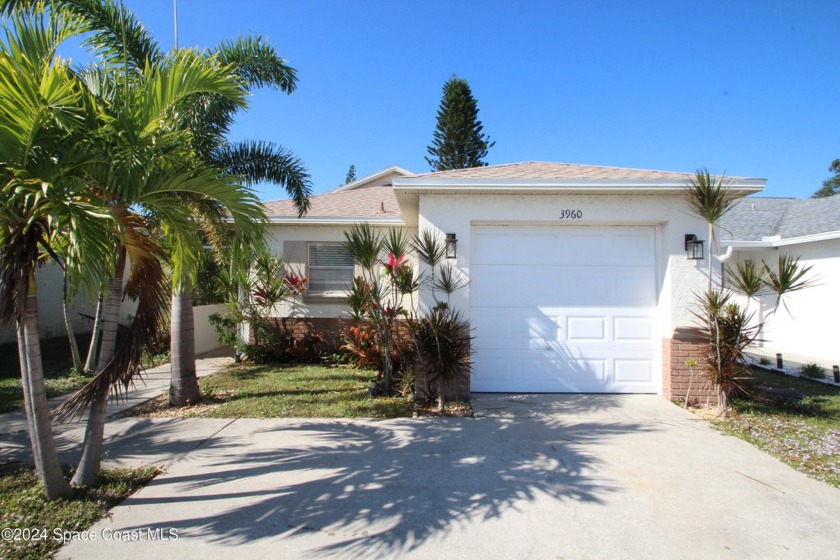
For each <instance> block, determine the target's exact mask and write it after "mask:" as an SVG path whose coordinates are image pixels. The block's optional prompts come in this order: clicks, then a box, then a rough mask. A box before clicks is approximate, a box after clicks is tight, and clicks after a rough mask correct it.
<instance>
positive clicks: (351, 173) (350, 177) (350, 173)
mask: <svg viewBox="0 0 840 560" xmlns="http://www.w3.org/2000/svg"><path fill="white" fill-rule="evenodd" d="M355 180H356V166H355V165H353V164H350V169H348V170H347V177H345V178H344V184H345V185H346V184H347V183H352V182H353V181H355Z"/></svg>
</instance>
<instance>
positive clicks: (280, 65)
mask: <svg viewBox="0 0 840 560" xmlns="http://www.w3.org/2000/svg"><path fill="white" fill-rule="evenodd" d="M215 53H216V56H217V57H218V59H219V61H220V62H221V63H222V64H225V65H230V67H231V70H232V71H233V72H234V73H235V74H236V75H237V76H239V77H240V78H242V79H243V80H244V81H245V83H246V84H247V85H248V87H249V88H251V87H273V88H276V89H279V90H280V91H283V92H285V93H292V92H293V91H295V88H296V87H297V71H296V70H295V69H294V68H292V67H291V66H289V65H288V63H287V62H288V61H286V60H285V59H283V58H281V57H280V56H279V55H278V54H277V50H276V49H275V48H274V46H273V45H271V44H269V43H267V42H265V41H263V38H262V37H261V36H259V35H257V36H245V37H237V38H236V39H234V40H229V41H225V42H223V43H221V44H220V45H219V46H218V47H217V48H216V50H215Z"/></svg>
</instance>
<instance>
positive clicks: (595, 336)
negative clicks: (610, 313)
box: [566, 316, 607, 342]
mask: <svg viewBox="0 0 840 560" xmlns="http://www.w3.org/2000/svg"><path fill="white" fill-rule="evenodd" d="M606 339H607V324H606V318H605V317H574V316H571V317H566V340H567V341H569V342H581V341H587V342H591V341H600V342H603V341H605V340H606Z"/></svg>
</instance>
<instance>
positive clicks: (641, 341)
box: [470, 226, 660, 392]
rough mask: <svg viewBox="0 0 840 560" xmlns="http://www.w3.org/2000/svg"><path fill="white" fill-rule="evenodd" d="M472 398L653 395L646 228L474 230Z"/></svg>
mask: <svg viewBox="0 0 840 560" xmlns="http://www.w3.org/2000/svg"><path fill="white" fill-rule="evenodd" d="M470 270H471V289H470V292H471V293H470V300H471V322H472V325H473V327H474V335H475V337H476V338H475V342H474V350H475V358H474V368H475V375H474V376H473V378H472V389H473V390H475V391H540V392H575V391H585V392H655V391H656V388H657V383H656V381H655V376H654V369H655V367H656V360H655V358H654V357H655V356H656V353H657V352H658V351H659V346H660V345H659V344H657V343H656V342H655V341H654V339H653V334H654V332H655V329H654V309H655V305H656V276H655V243H654V230H653V228H652V227H578V226H574V227H542V226H538V227H526V226H522V227H520V226H517V227H512V228H495V227H490V226H476V227H475V228H474V232H473V236H472V249H471V263H470Z"/></svg>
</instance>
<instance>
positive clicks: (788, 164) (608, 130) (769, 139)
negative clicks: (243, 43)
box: [125, 0, 840, 200]
mask: <svg viewBox="0 0 840 560" xmlns="http://www.w3.org/2000/svg"><path fill="white" fill-rule="evenodd" d="M125 3H126V5H127V6H128V7H129V8H130V9H132V10H133V11H134V12H135V13H136V14H137V15H138V16H139V17H140V18H141V20H142V21H143V22H144V23H145V24H146V25H147V26H148V27H149V28H150V29H151V30H152V32H153V33H154V34H155V35H156V36H157V38H158V39H159V41H160V42H161V44H162V46H163V47H165V48H168V47H170V46H171V45H172V42H173V23H172V0H125ZM178 16H179V35H180V44H181V46H196V45H197V46H201V47H206V46H212V45H215V44H217V43H218V42H219V41H221V40H223V39H225V38H232V37H235V36H236V35H239V34H248V33H252V34H262V35H263V36H264V37H266V38H267V39H269V40H270V41H271V42H272V43H273V44H275V45H276V47H277V49H278V51H279V52H280V53H281V55H282V56H284V57H285V58H287V59H288V60H289V62H290V64H291V65H292V66H293V67H294V68H296V69H297V70H298V72H299V78H300V82H299V87H298V90H297V91H296V92H295V93H294V94H292V95H291V96H286V95H284V94H281V93H278V92H272V91H262V92H258V93H257V94H255V95H254V96H253V97H252V98H251V101H250V108H249V110H248V112H247V113H245V114H242V115H241V116H240V117H239V118H238V122H237V125H236V128H235V130H234V135H235V136H234V137H235V138H236V139H242V138H254V139H264V140H271V141H275V142H277V143H279V144H281V145H283V146H285V147H287V148H290V149H292V150H293V151H294V152H295V153H296V154H297V155H298V156H299V157H300V158H301V159H303V161H304V162H305V164H306V166H307V167H308V169H309V170H310V172H311V174H312V178H313V182H314V186H315V190H316V192H324V191H327V190H330V189H333V188H335V187H336V186H338V185H339V184H341V183H343V181H344V177H345V174H346V172H347V169H348V167H349V166H350V164H355V166H356V170H357V176H358V177H362V176H363V175H366V174H369V173H372V172H375V171H378V170H380V169H382V168H384V167H387V166H389V165H400V166H403V167H405V168H407V169H409V170H412V171H415V172H425V171H428V170H429V168H428V165H427V164H426V162H425V160H424V156H425V155H426V146H427V145H428V144H429V142H430V140H431V138H432V132H433V130H434V126H435V112H436V110H437V107H438V103H439V101H440V96H441V86H442V85H443V83H444V82H445V81H446V80H447V79H448V78H449V76H450V75H451V74H453V73H456V74H457V75H458V76H460V77H463V78H465V79H467V80H468V82H469V84H470V86H471V87H472V90H473V94H474V95H475V97H476V99H477V100H478V105H479V109H480V111H481V112H480V118H481V120H482V121H483V123H484V126H485V131H486V132H487V133H488V134H489V135H490V136H491V138H492V139H494V140H496V146H495V147H494V148H492V149H491V150H490V153H489V155H488V157H487V161H488V162H489V163H491V164H497V163H511V162H518V161H527V160H542V161H556V162H564V163H580V164H592V165H609V166H621V167H636V168H647V169H660V170H667V171H686V172H691V171H694V170H695V169H696V168H698V167H708V168H709V169H711V170H712V171H715V172H718V173H720V172H724V171H725V172H726V174H727V175H733V176H747V177H761V178H765V179H767V190H766V191H765V193H764V195H765V196H796V197H807V196H810V195H811V194H812V193H813V192H814V191H815V190H817V189H818V188H819V187H820V186H821V183H822V181H823V180H824V179H825V178H827V177H828V176H829V175H830V173H829V172H828V169H827V168H828V165H829V163H830V162H831V160H833V159H835V158H840V40H838V21H840V2H837V1H796V2H790V1H770V0H767V1H754V2H748V1H720V2H716V1H696V2H688V1H676V2H675V1H673V0H666V1H661V2H648V1H641V0H640V1H633V2H628V1H613V2H600V1H594V0H593V1H585V0H580V1H574V2H566V1H546V2H540V1H518V2H514V1H508V2H501V1H489V0H483V1H469V2H468V1H460V0H449V1H425V0H424V1H422V2H407V1H400V0H391V1H354V2H351V1H318V0H312V1H310V0H306V1H302V0H294V1H291V0H238V1H236V0H233V1H232V0H179V2H178ZM261 198H263V199H264V200H271V199H275V198H285V195H284V193H282V192H281V191H278V190H277V189H275V188H273V187H270V186H268V187H266V188H264V189H261Z"/></svg>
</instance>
